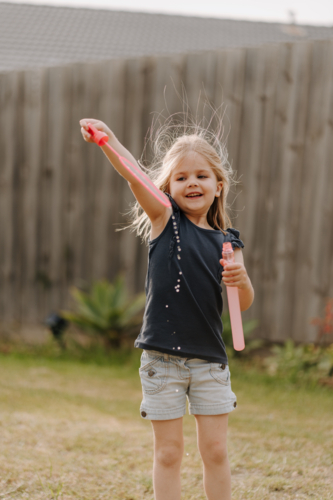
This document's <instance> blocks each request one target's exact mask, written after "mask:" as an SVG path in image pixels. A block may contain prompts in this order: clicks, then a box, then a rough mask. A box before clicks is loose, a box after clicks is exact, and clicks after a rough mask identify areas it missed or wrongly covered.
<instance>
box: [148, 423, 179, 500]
mask: <svg viewBox="0 0 333 500" xmlns="http://www.w3.org/2000/svg"><path fill="white" fill-rule="evenodd" d="M151 423H152V426H153V431H154V470H153V481H154V493H155V500H180V466H181V462H182V458H183V452H184V439H183V417H181V418H175V419H173V420H152V421H151Z"/></svg>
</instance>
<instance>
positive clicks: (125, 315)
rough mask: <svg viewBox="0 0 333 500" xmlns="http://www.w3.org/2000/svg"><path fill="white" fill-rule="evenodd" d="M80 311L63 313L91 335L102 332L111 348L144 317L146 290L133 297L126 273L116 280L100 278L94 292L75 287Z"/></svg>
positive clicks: (74, 291) (94, 286)
mask: <svg viewBox="0 0 333 500" xmlns="http://www.w3.org/2000/svg"><path fill="white" fill-rule="evenodd" d="M71 295H72V297H73V298H74V300H75V306H76V312H71V311H61V313H62V316H63V317H64V318H65V319H67V320H68V321H71V322H72V323H74V324H75V325H77V326H78V327H79V328H81V329H82V330H84V331H85V332H87V333H89V334H91V335H96V334H97V335H99V336H101V337H102V338H103V339H104V341H105V345H106V347H107V348H115V349H119V348H120V346H121V340H122V338H123V336H124V334H125V333H127V332H128V330H129V329H130V328H131V327H133V326H137V325H138V324H139V323H140V322H141V320H142V317H141V316H140V317H138V313H139V312H140V311H141V310H142V309H143V307H144V304H145V300H146V298H145V294H144V293H141V294H138V295H137V296H136V297H135V298H133V299H129V298H128V294H127V291H126V286H125V280H124V277H123V276H118V277H117V278H116V279H115V281H114V282H113V283H109V282H108V281H107V280H100V281H96V282H95V283H94V284H93V285H92V287H91V290H90V292H88V293H85V292H83V291H81V290H79V289H78V288H76V287H73V288H72V289H71Z"/></svg>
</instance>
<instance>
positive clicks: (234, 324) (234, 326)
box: [222, 242, 245, 351]
mask: <svg viewBox="0 0 333 500" xmlns="http://www.w3.org/2000/svg"><path fill="white" fill-rule="evenodd" d="M222 257H223V260H225V261H226V263H230V264H231V263H232V262H235V254H234V251H233V249H232V245H231V243H230V242H226V243H223V248H222ZM227 295H228V305H229V313H230V323H231V331H232V341H233V344H234V349H235V351H242V350H243V349H244V348H245V342H244V332H243V324H242V315H241V310H240V304H239V295H238V288H237V287H236V286H227Z"/></svg>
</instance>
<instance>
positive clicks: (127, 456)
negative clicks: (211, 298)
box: [0, 350, 333, 500]
mask: <svg viewBox="0 0 333 500" xmlns="http://www.w3.org/2000/svg"><path fill="white" fill-rule="evenodd" d="M140 354H141V351H139V350H136V352H135V353H134V357H132V361H131V363H130V364H125V365H123V366H118V367H117V366H113V367H112V366H111V367H110V366H97V365H93V364H83V363H79V362H73V361H60V360H47V359H44V360H43V359H40V358H34V357H32V356H23V357H21V358H19V357H15V356H14V355H11V354H10V355H1V356H0V384H1V391H0V446H1V454H0V498H1V499H26V498H29V499H33V500H39V499H43V500H47V499H62V500H67V499H80V500H99V499H103V500H104V499H105V500H106V499H108V500H118V499H119V500H139V499H148V500H152V499H153V489H152V478H151V477H152V459H153V450H152V431H151V424H150V422H149V421H145V420H143V419H141V417H140V414H139V407H140V402H141V385H140V379H139V375H138V372H137V369H138V363H139V355H140ZM230 369H231V379H232V388H233V391H234V392H235V393H236V394H237V399H238V407H237V410H236V411H234V412H233V413H231V414H230V417H229V437H228V443H229V459H230V464H231V470H232V491H233V495H232V498H233V500H246V499H256V500H264V499H268V498H269V499H270V500H274V499H279V500H282V499H293V500H294V499H308V498H311V499H316V500H329V499H332V498H333V486H332V485H333V481H332V477H333V447H332V444H333V426H332V423H333V390H332V389H330V388H325V387H318V388H312V389H306V388H297V387H295V386H292V385H288V383H283V382H279V383H277V382H276V381H274V379H272V378H270V377H268V376H265V375H261V374H259V373H257V372H256V371H255V370H249V369H245V368H244V367H243V366H242V365H241V364H240V363H239V362H238V361H236V360H231V361H230ZM184 436H185V452H184V457H183V464H182V492H183V493H182V498H183V499H185V500H194V499H195V500H204V499H205V495H204V493H203V487H202V464H201V459H200V456H199V452H198V450H197V446H196V433H195V420H194V417H192V416H189V415H186V416H185V417H184Z"/></svg>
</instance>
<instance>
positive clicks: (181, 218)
mask: <svg viewBox="0 0 333 500" xmlns="http://www.w3.org/2000/svg"><path fill="white" fill-rule="evenodd" d="M168 196H169V199H170V201H171V203H172V208H173V214H172V216H171V217H170V219H169V221H168V223H167V225H166V226H165V228H164V230H163V231H162V233H161V234H160V235H159V236H158V237H157V238H155V239H153V240H151V241H150V242H149V253H148V271H147V277H146V285H145V290H146V308H145V312H144V317H143V324H142V328H141V330H140V333H139V336H138V337H137V339H136V341H135V343H134V346H135V347H138V348H141V349H146V350H156V351H160V352H164V353H167V354H174V355H176V356H181V357H186V358H199V359H204V360H207V361H210V362H213V363H214V362H215V363H226V364H227V363H228V358H227V354H226V350H225V345H224V342H223V340H222V332H223V325H222V320H221V314H222V309H223V300H222V295H221V292H222V287H221V279H222V271H223V267H222V266H221V264H220V262H219V260H220V259H221V257H222V244H223V243H224V242H226V241H230V242H231V244H232V246H233V248H243V247H244V244H243V242H242V241H241V240H240V239H239V231H237V230H236V229H232V228H229V229H227V235H224V234H223V233H222V232H221V231H220V230H215V229H203V228H201V227H199V226H197V225H196V224H194V223H193V222H191V221H190V220H189V219H188V218H187V217H186V215H185V214H184V213H183V212H182V211H181V210H180V209H179V207H178V205H177V204H176V203H175V201H174V200H173V199H172V197H171V196H170V195H168Z"/></svg>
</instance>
